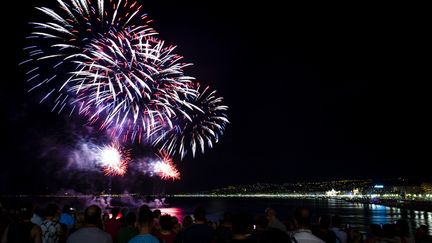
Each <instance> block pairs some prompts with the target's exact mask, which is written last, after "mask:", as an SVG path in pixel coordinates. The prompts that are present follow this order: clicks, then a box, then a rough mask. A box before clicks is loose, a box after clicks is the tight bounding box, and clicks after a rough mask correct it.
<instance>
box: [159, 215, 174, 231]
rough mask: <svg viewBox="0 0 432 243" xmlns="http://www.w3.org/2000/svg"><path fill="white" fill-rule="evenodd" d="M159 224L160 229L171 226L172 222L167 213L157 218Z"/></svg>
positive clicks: (169, 228) (167, 228)
mask: <svg viewBox="0 0 432 243" xmlns="http://www.w3.org/2000/svg"><path fill="white" fill-rule="evenodd" d="M159 224H160V226H161V229H162V230H166V231H169V230H171V229H172V228H173V222H172V219H171V216H170V215H168V214H164V215H162V216H160V218H159Z"/></svg>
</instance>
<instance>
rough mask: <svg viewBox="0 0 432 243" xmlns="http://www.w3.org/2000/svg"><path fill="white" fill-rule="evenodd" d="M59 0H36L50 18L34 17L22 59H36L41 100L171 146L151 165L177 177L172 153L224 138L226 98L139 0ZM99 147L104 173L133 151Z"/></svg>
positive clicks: (122, 133)
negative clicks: (189, 71)
mask: <svg viewBox="0 0 432 243" xmlns="http://www.w3.org/2000/svg"><path fill="white" fill-rule="evenodd" d="M57 3H58V6H57V7H54V8H46V7H39V8H36V9H37V10H39V11H40V12H42V14H43V16H44V17H45V18H46V21H45V22H43V21H39V22H32V23H31V25H32V26H33V32H32V33H31V35H30V36H29V37H28V39H29V41H30V42H31V44H30V45H29V46H27V47H26V48H24V50H25V51H26V52H27V53H28V59H27V60H24V61H23V62H22V63H21V64H23V65H26V66H27V65H30V68H29V69H28V71H27V72H26V75H27V81H28V83H29V85H30V88H29V92H30V91H33V90H35V91H37V90H43V91H40V92H41V93H43V94H42V96H41V97H42V99H41V100H40V102H44V101H49V102H53V107H52V111H53V112H54V111H57V112H58V113H60V112H62V111H63V110H65V109H66V108H69V109H70V115H72V114H73V112H74V111H75V112H78V114H79V115H81V116H83V117H85V118H87V119H88V122H89V124H91V125H93V126H98V127H99V128H100V129H101V130H105V131H106V132H107V133H108V134H109V135H110V137H111V138H113V140H115V141H122V142H132V143H134V142H139V143H142V144H143V145H145V146H153V147H157V148H158V149H161V150H163V151H167V152H161V154H160V156H159V157H160V158H159V159H158V160H157V162H151V163H146V166H147V169H148V170H146V171H147V172H148V171H151V172H152V173H153V174H157V175H158V176H160V177H161V178H162V179H164V180H166V179H172V180H177V179H179V178H180V173H179V171H178V170H177V169H176V168H175V166H174V163H173V161H172V159H171V157H170V156H174V155H175V154H179V155H180V157H181V159H183V158H184V157H185V156H186V154H192V156H195V155H196V153H197V151H201V152H202V153H204V151H205V148H206V147H208V148H212V147H213V145H214V144H215V143H217V142H218V141H219V137H220V136H221V135H222V134H223V132H224V130H225V126H226V124H228V123H229V121H228V118H227V115H226V111H227V109H228V107H227V106H225V105H223V104H222V101H223V98H222V97H218V96H217V95H216V91H211V90H210V89H209V88H208V87H207V88H204V89H201V88H200V85H199V84H198V83H196V82H195V81H194V78H193V77H190V76H187V75H185V73H184V69H185V68H186V67H187V66H190V65H191V64H189V63H185V62H183V61H182V60H183V57H182V56H180V55H178V54H176V53H175V46H171V45H167V44H165V42H164V41H163V40H161V39H160V38H158V37H157V32H156V31H155V30H154V29H153V28H151V27H150V26H149V24H150V22H151V20H149V19H148V17H147V15H146V14H145V13H143V12H142V6H140V5H139V4H137V2H135V1H134V0H132V1H129V0H127V1H123V0H95V1H88V0H57ZM96 154H97V158H98V159H97V161H98V162H97V163H98V165H99V166H101V167H102V168H103V171H104V173H105V175H119V176H123V175H124V174H125V173H126V171H127V169H128V162H129V160H130V156H129V154H128V153H127V152H125V151H123V150H122V149H121V148H120V146H119V145H118V144H116V143H114V144H111V145H106V146H104V147H101V148H99V149H98V151H97V152H96ZM149 166H150V167H149Z"/></svg>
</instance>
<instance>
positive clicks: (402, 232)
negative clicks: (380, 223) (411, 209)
mask: <svg viewBox="0 0 432 243" xmlns="http://www.w3.org/2000/svg"><path fill="white" fill-rule="evenodd" d="M395 230H396V234H397V235H398V236H400V237H404V236H408V235H409V231H410V229H409V224H408V221H406V220H404V219H399V220H397V221H396V228H395Z"/></svg>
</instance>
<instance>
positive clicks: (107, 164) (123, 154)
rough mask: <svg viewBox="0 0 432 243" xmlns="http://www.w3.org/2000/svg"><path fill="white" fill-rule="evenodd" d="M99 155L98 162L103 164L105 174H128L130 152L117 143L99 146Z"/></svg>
mask: <svg viewBox="0 0 432 243" xmlns="http://www.w3.org/2000/svg"><path fill="white" fill-rule="evenodd" d="M97 155H98V158H97V160H98V164H99V165H100V166H102V169H103V172H104V174H105V175H107V176H123V175H124V174H126V171H127V168H128V162H129V160H130V156H129V152H128V151H125V150H122V149H121V148H120V145H118V144H117V143H112V144H110V145H105V146H103V147H101V148H99V151H98V153H97Z"/></svg>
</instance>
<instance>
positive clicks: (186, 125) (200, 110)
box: [153, 84, 229, 159]
mask: <svg viewBox="0 0 432 243" xmlns="http://www.w3.org/2000/svg"><path fill="white" fill-rule="evenodd" d="M196 92H197V93H198V95H197V96H195V97H192V96H189V100H188V102H187V103H184V107H181V108H180V113H179V114H180V115H179V116H176V117H175V118H174V119H173V123H174V125H173V126H172V128H171V129H167V131H165V132H163V133H161V134H159V136H158V137H156V138H155V139H154V141H153V144H155V145H159V146H160V147H161V149H163V150H166V151H168V154H170V155H173V154H176V153H178V154H180V157H181V158H182V159H183V158H184V156H185V155H186V154H187V153H188V152H191V153H192V156H193V157H195V154H196V150H197V148H199V149H200V150H201V152H202V153H204V151H205V147H206V146H208V147H209V148H212V147H213V145H214V144H215V143H217V142H218V141H219V137H220V136H221V135H223V132H224V130H225V126H226V124H228V123H229V121H228V118H227V115H226V113H225V112H226V111H227V109H228V106H225V105H223V103H222V101H223V98H222V97H218V96H217V95H216V91H211V90H210V89H209V87H206V88H204V89H201V87H200V85H199V84H198V85H196ZM183 110H186V111H187V112H184V111H183Z"/></svg>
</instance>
